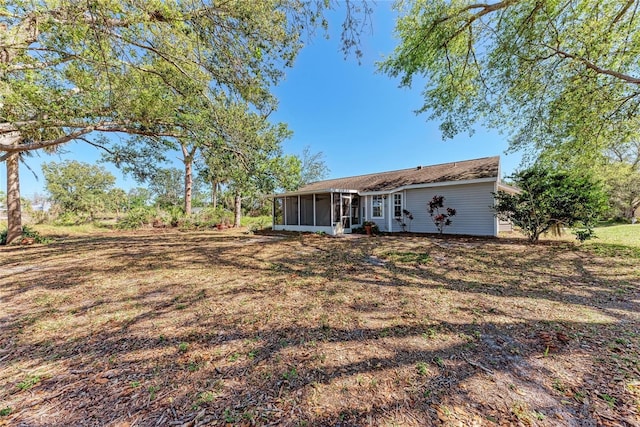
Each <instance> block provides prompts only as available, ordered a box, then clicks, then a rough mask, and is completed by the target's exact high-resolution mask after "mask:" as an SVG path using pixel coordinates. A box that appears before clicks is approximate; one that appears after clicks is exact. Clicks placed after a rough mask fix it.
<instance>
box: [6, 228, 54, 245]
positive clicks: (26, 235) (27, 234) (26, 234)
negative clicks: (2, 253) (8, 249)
mask: <svg viewBox="0 0 640 427" xmlns="http://www.w3.org/2000/svg"><path fill="white" fill-rule="evenodd" d="M8 233H9V230H7V229H5V230H2V232H0V245H6V244H7V235H8ZM24 239H33V243H50V242H51V239H48V238H46V237H43V236H41V235H40V233H38V232H37V231H35V230H32V229H31V228H29V227H27V226H26V225H25V226H23V227H22V237H21V238H20V239H18V240H17V241H16V242H15V243H20V242H21V241H22V240H24Z"/></svg>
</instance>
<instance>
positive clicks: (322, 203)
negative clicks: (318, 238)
mask: <svg viewBox="0 0 640 427" xmlns="http://www.w3.org/2000/svg"><path fill="white" fill-rule="evenodd" d="M316 225H319V226H322V227H329V226H330V225H331V194H328V193H327V194H316Z"/></svg>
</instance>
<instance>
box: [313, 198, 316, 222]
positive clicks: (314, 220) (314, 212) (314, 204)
mask: <svg viewBox="0 0 640 427" xmlns="http://www.w3.org/2000/svg"><path fill="white" fill-rule="evenodd" d="M313 226H314V227H317V225H316V193H313Z"/></svg>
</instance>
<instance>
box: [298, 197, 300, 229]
mask: <svg viewBox="0 0 640 427" xmlns="http://www.w3.org/2000/svg"><path fill="white" fill-rule="evenodd" d="M298 226H300V195H299V194H298Z"/></svg>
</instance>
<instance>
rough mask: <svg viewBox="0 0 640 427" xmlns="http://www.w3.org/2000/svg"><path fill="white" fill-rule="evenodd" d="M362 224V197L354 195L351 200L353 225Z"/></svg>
mask: <svg viewBox="0 0 640 427" xmlns="http://www.w3.org/2000/svg"><path fill="white" fill-rule="evenodd" d="M354 224H360V197H359V196H356V195H354V196H353V197H352V198H351V225H352V226H353V225H354Z"/></svg>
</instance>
